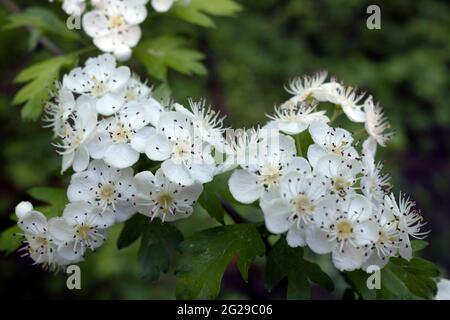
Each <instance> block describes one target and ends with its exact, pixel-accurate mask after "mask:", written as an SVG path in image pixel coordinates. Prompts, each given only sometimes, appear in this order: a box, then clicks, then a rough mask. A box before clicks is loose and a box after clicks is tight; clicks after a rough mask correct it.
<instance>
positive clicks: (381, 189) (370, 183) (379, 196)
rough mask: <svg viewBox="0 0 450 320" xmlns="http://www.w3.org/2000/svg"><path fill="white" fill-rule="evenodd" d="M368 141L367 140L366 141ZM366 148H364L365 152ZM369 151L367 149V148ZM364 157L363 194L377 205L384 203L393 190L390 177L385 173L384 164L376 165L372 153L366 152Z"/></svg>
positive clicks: (361, 183)
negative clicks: (386, 196)
mask: <svg viewBox="0 0 450 320" xmlns="http://www.w3.org/2000/svg"><path fill="white" fill-rule="evenodd" d="M366 141H367V140H366ZM364 149H365V147H363V151H364ZM366 149H367V148H366ZM364 152H367V153H364V155H363V157H362V164H363V174H364V175H363V176H362V177H361V180H360V186H361V191H362V193H363V194H364V195H365V196H366V197H367V198H368V199H369V200H371V201H373V202H375V203H382V202H383V199H384V196H385V195H386V194H388V193H389V191H390V189H391V184H390V179H391V178H390V176H389V175H388V174H386V173H383V172H382V171H383V164H382V163H380V162H378V163H375V159H374V155H373V153H372V151H370V150H366V151H364Z"/></svg>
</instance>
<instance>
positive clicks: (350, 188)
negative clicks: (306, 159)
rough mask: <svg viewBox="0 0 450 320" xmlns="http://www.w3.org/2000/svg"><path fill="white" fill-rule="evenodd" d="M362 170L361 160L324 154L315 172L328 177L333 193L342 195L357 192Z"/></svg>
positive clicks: (329, 186)
mask: <svg viewBox="0 0 450 320" xmlns="http://www.w3.org/2000/svg"><path fill="white" fill-rule="evenodd" d="M361 171H362V165H361V162H360V161H358V160H354V159H351V160H346V159H344V158H342V157H340V156H338V155H326V156H323V157H322V158H320V160H319V161H318V162H317V165H316V167H315V172H317V173H319V174H321V175H323V176H324V177H325V178H326V180H327V182H328V183H327V184H328V188H329V190H330V191H331V193H332V194H336V195H338V196H340V197H346V196H347V195H348V194H351V193H355V192H356V191H355V188H356V182H357V180H358V179H357V175H358V174H359V173H361Z"/></svg>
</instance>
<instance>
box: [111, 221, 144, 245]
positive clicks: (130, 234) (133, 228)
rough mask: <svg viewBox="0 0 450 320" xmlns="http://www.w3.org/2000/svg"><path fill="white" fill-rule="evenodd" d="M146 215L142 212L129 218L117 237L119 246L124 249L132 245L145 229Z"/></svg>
mask: <svg viewBox="0 0 450 320" xmlns="http://www.w3.org/2000/svg"><path fill="white" fill-rule="evenodd" d="M145 225H146V217H145V216H143V215H142V214H135V215H134V216H133V217H132V218H131V219H129V220H127V221H126V222H125V223H124V225H123V228H122V231H121V232H120V235H119V238H118V239H117V248H118V249H119V250H120V249H123V248H126V247H128V246H130V245H132V244H133V243H134V242H135V241H136V240H137V239H139V237H140V236H141V234H142V232H143V231H144V229H145Z"/></svg>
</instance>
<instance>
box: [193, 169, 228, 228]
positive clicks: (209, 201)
mask: <svg viewBox="0 0 450 320" xmlns="http://www.w3.org/2000/svg"><path fill="white" fill-rule="evenodd" d="M230 175H231V172H225V173H222V174H219V175H217V176H215V177H214V179H213V180H212V181H211V182H208V183H206V184H204V186H203V192H202V194H201V196H200V198H199V199H198V202H199V203H200V204H201V205H202V207H203V208H204V209H205V210H206V211H207V212H208V214H209V215H210V216H211V217H213V218H214V219H216V220H217V221H219V222H220V223H221V224H224V215H225V210H224V208H223V206H222V203H221V200H222V199H224V200H226V201H229V202H231V201H233V197H232V195H231V193H230V190H229V188H228V180H229V178H230Z"/></svg>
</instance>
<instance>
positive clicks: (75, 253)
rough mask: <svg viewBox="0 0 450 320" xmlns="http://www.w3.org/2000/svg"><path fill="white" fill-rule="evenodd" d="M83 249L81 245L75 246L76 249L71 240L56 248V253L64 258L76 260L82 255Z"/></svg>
mask: <svg viewBox="0 0 450 320" xmlns="http://www.w3.org/2000/svg"><path fill="white" fill-rule="evenodd" d="M85 250H86V249H82V247H81V246H77V249H75V242H74V241H72V242H69V243H68V244H67V245H63V246H61V247H60V248H58V254H59V255H60V256H61V257H62V258H64V259H65V260H68V261H76V260H78V259H80V258H81V257H82V256H83V255H84V253H85Z"/></svg>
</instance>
